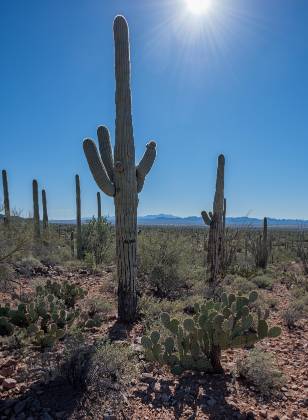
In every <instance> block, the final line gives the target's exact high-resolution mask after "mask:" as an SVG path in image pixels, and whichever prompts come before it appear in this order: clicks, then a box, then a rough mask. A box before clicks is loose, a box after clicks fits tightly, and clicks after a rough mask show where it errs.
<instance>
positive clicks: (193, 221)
mask: <svg viewBox="0 0 308 420" xmlns="http://www.w3.org/2000/svg"><path fill="white" fill-rule="evenodd" d="M89 220H91V218H84V219H82V222H83V223H87V222H88V221H89ZM108 220H109V221H110V222H111V223H114V216H112V217H108ZM267 220H268V225H269V226H272V227H286V228H292V227H293V228H308V220H301V219H274V218H268V219H267ZM51 223H61V224H75V223H76V221H75V220H51ZM226 223H227V226H238V227H260V226H262V223H263V219H257V218H253V217H227V219H226ZM138 224H139V225H140V226H142V225H143V226H144V225H147V226H204V222H203V220H202V218H201V217H199V216H188V217H179V216H174V215H172V214H153V215H148V216H139V217H138Z"/></svg>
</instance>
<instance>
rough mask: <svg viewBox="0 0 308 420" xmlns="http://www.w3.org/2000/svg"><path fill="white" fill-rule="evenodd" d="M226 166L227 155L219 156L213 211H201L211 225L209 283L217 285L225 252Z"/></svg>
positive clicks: (206, 221) (208, 257)
mask: <svg viewBox="0 0 308 420" xmlns="http://www.w3.org/2000/svg"><path fill="white" fill-rule="evenodd" d="M224 168H225V157H224V155H220V156H219V157H218V167H217V178H216V191H215V197H214V204H213V213H212V212H209V213H207V212H206V211H203V212H202V213H201V215H202V218H203V221H204V223H205V224H207V225H208V226H209V227H210V232H209V239H208V254H207V264H208V277H209V283H210V285H212V286H215V284H216V283H217V280H218V276H219V274H220V272H221V269H222V260H223V254H224V224H225V208H226V207H225V206H226V202H225V199H224Z"/></svg>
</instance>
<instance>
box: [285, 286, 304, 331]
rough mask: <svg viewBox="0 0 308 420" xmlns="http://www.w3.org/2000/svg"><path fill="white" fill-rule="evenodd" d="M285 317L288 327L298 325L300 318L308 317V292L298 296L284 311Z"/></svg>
mask: <svg viewBox="0 0 308 420" xmlns="http://www.w3.org/2000/svg"><path fill="white" fill-rule="evenodd" d="M283 319H284V321H285V324H286V325H287V327H288V328H290V329H292V328H295V327H296V323H297V322H298V321H299V320H300V319H308V293H306V294H304V295H303V296H301V297H299V298H297V299H296V300H295V301H294V302H292V303H291V304H290V305H289V306H288V308H287V309H286V310H285V311H284V312H283Z"/></svg>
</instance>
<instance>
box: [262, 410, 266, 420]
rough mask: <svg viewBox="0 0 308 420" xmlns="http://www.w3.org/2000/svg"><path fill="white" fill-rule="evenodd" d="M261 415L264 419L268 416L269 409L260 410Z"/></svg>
mask: <svg viewBox="0 0 308 420" xmlns="http://www.w3.org/2000/svg"><path fill="white" fill-rule="evenodd" d="M260 416H261V417H263V418H264V419H266V418H267V411H266V410H261V411H260Z"/></svg>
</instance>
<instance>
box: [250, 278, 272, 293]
mask: <svg viewBox="0 0 308 420" xmlns="http://www.w3.org/2000/svg"><path fill="white" fill-rule="evenodd" d="M251 281H252V282H253V283H254V284H255V285H256V286H257V287H258V288H259V289H268V290H271V289H272V287H273V279H272V278H271V277H270V276H269V275H267V274H262V275H258V276H256V277H253V278H252V279H251Z"/></svg>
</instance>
